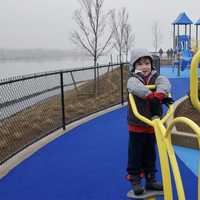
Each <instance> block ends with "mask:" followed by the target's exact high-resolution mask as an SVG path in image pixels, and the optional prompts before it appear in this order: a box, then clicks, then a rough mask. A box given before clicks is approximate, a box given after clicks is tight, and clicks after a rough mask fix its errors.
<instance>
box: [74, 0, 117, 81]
mask: <svg viewBox="0 0 200 200" xmlns="http://www.w3.org/2000/svg"><path fill="white" fill-rule="evenodd" d="M79 3H80V5H81V7H82V9H81V10H76V11H75V13H74V19H75V22H76V24H77V25H78V28H79V31H77V30H74V31H73V32H72V35H71V39H72V41H73V42H74V43H75V44H77V45H79V46H80V47H81V48H82V49H84V50H85V51H86V52H87V53H88V54H89V55H90V56H92V57H93V61H94V67H96V65H97V60H98V58H99V57H100V56H102V54H103V53H104V51H105V50H106V49H107V48H108V47H109V46H110V40H111V38H112V34H113V31H112V30H108V27H107V25H108V24H107V23H106V21H107V19H108V17H109V15H110V13H111V11H109V12H107V13H105V14H104V13H103V3H104V0H79ZM95 79H96V70H95Z"/></svg>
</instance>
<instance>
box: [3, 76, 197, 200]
mask: <svg viewBox="0 0 200 200" xmlns="http://www.w3.org/2000/svg"><path fill="white" fill-rule="evenodd" d="M171 81H172V85H173V88H172V94H174V98H175V99H177V98H179V97H181V96H183V95H185V94H186V93H187V91H188V83H189V81H188V78H184V79H177V78H173V79H171ZM180 88H181V89H180ZM126 113H127V110H126V108H122V109H119V110H116V111H113V112H110V113H108V114H105V115H103V116H101V117H98V118H96V119H94V120H92V121H90V122H88V123H85V124H83V125H81V126H79V127H77V128H75V129H73V130H71V131H70V132H69V133H68V134H66V135H63V136H61V137H59V138H58V139H56V140H54V141H53V142H51V143H49V144H48V145H46V146H45V147H44V148H42V149H41V150H39V151H38V152H36V153H35V154H34V155H33V156H31V157H30V158H28V159H27V160H25V161H24V162H23V163H21V164H20V165H19V166H17V167H16V168H15V169H13V170H12V171H11V172H10V173H9V174H8V175H7V176H6V177H4V178H3V179H2V180H1V181H0V199H2V200H15V199H20V200H27V199H29V200H35V199H38V200H42V199H47V200H68V199H69V200H126V199H127V197H126V193H127V192H128V190H129V189H130V185H129V183H128V182H127V181H125V179H124V175H125V174H126V163H127V148H128V147H127V146H128V144H127V143H128V133H127V124H126ZM179 150H180V149H178V150H177V152H178V151H179ZM180 151H181V150H180ZM184 151H187V150H184ZM177 154H178V155H180V154H179V152H178V153H177ZM180 157H181V158H182V157H184V156H182V155H180ZM177 159H178V162H179V167H180V171H181V174H182V177H183V182H184V186H185V191H186V199H188V200H196V199H197V177H196V175H195V172H194V171H193V169H190V168H189V167H187V166H186V165H185V163H184V159H179V158H177ZM190 162H191V163H196V161H194V162H193V160H191V161H190ZM157 166H158V168H159V162H157ZM160 176H161V175H160V173H158V179H161V177H160ZM174 197H175V199H177V197H176V192H174ZM160 199H163V198H160Z"/></svg>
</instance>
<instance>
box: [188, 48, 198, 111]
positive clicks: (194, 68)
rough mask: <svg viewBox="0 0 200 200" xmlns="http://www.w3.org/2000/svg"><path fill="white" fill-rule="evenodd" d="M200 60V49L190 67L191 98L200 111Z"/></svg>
mask: <svg viewBox="0 0 200 200" xmlns="http://www.w3.org/2000/svg"><path fill="white" fill-rule="evenodd" d="M199 62H200V51H198V52H197V53H196V54H195V55H194V57H193V59H192V63H191V69H190V98H191V102H192V105H193V106H194V108H196V109H197V110H198V111H200V101H199V98H198V66H199Z"/></svg>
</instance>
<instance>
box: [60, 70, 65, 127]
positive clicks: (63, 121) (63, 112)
mask: <svg viewBox="0 0 200 200" xmlns="http://www.w3.org/2000/svg"><path fill="white" fill-rule="evenodd" d="M60 89H61V112H62V127H63V130H65V101H64V84H63V72H60Z"/></svg>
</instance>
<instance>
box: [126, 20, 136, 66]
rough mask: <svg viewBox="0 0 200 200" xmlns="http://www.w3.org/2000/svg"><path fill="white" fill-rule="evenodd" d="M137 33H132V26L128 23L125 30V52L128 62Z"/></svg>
mask: <svg viewBox="0 0 200 200" xmlns="http://www.w3.org/2000/svg"><path fill="white" fill-rule="evenodd" d="M134 42H135V35H134V34H133V33H132V28H131V26H130V25H129V24H126V26H125V31H124V53H125V55H126V62H128V52H129V51H130V49H131V48H133V47H134Z"/></svg>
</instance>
